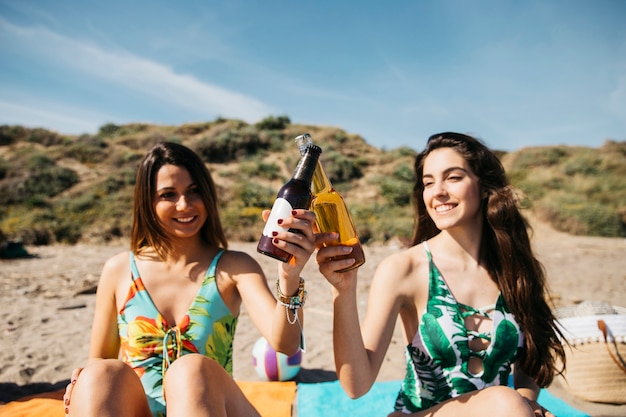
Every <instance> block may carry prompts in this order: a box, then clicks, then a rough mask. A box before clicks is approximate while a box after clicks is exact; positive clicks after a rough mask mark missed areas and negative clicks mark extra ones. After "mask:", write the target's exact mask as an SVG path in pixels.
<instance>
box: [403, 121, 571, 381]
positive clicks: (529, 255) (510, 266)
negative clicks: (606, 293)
mask: <svg viewBox="0 0 626 417" xmlns="http://www.w3.org/2000/svg"><path fill="white" fill-rule="evenodd" d="M440 148H451V149H453V150H455V151H456V152H458V153H459V155H461V156H462V157H463V158H464V159H465V160H466V161H467V163H468V164H469V166H470V168H471V169H472V171H473V172H474V174H475V175H476V176H477V177H478V180H479V183H480V190H481V192H482V193H484V194H483V195H485V197H484V198H483V203H482V211H483V217H484V219H485V221H484V222H483V231H482V240H481V243H480V254H479V257H480V261H481V262H482V263H483V264H484V265H485V267H486V269H487V271H489V274H490V276H491V278H492V279H493V280H494V281H495V283H496V284H497V285H498V288H499V289H500V292H501V293H502V296H503V298H504V301H505V302H506V305H507V306H508V308H509V309H510V310H511V313H513V315H514V316H515V318H516V320H517V321H518V323H519V325H520V328H521V329H522V332H523V333H524V337H525V347H524V349H523V350H522V353H521V356H520V358H519V360H518V364H519V366H520V368H521V369H523V370H524V371H525V372H526V373H527V374H528V375H529V376H530V377H532V378H533V379H535V381H536V382H537V384H539V385H540V386H542V387H545V386H547V385H549V384H550V382H552V379H553V377H554V375H555V374H561V373H562V372H563V370H564V369H565V350H564V348H563V345H562V344H561V341H560V337H562V334H561V332H560V331H559V329H558V328H557V327H556V324H555V317H554V314H553V313H552V311H551V309H550V307H549V305H548V301H547V300H548V291H547V284H546V277H545V272H544V268H543V265H542V264H541V263H540V262H539V261H538V260H537V259H536V258H535V256H534V254H533V252H532V248H531V244H530V238H529V231H530V230H531V229H530V226H529V224H528V222H527V221H526V219H525V218H524V217H523V216H522V214H521V212H520V209H519V206H518V198H517V196H516V194H515V192H514V190H513V189H512V187H511V186H510V184H509V180H508V178H507V176H506V173H505V171H504V167H503V166H502V163H501V162H500V160H499V159H498V158H497V157H496V155H495V154H494V153H493V152H491V151H490V150H489V149H488V148H487V147H486V146H485V145H484V144H483V143H482V142H481V141H480V140H478V139H476V138H473V137H471V136H468V135H464V134H460V133H454V132H444V133H438V134H436V135H433V136H431V137H430V138H429V139H428V142H427V144H426V148H425V149H424V150H423V151H422V152H421V153H420V154H418V155H417V157H416V158H415V167H414V168H415V175H416V182H415V186H414V188H413V203H414V207H415V225H414V231H413V239H412V245H417V244H419V243H421V242H423V241H425V240H428V239H430V238H431V237H433V236H435V235H437V234H438V233H439V232H440V230H439V229H437V226H435V223H434V222H433V220H432V219H431V218H430V216H429V215H428V213H427V211H426V205H425V203H424V199H423V193H424V184H423V182H422V176H423V170H424V160H425V159H426V157H427V156H428V155H429V154H430V153H431V152H432V151H433V150H435V149H440ZM557 359H559V360H560V361H561V363H562V364H563V367H562V369H557V368H558V366H557Z"/></svg>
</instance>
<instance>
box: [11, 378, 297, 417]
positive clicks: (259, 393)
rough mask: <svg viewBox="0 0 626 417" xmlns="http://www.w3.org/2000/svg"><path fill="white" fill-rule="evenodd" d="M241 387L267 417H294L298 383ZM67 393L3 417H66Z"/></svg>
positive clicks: (27, 400) (33, 399)
mask: <svg viewBox="0 0 626 417" xmlns="http://www.w3.org/2000/svg"><path fill="white" fill-rule="evenodd" d="M237 384H238V385H239V387H240V388H241V390H242V391H243V393H244V394H245V395H246V398H248V400H250V402H251V403H252V405H254V407H255V408H256V409H257V410H258V411H259V413H260V414H261V416H263V417H291V414H292V405H293V401H294V399H295V397H296V383H295V382H292V381H288V382H256V381H255V382H249V381H237ZM63 392H64V390H60V391H54V392H46V393H43V394H37V395H31V396H28V397H24V398H20V399H19V400H16V401H11V402H10V403H7V404H6V405H0V415H1V416H2V417H64V416H65V413H64V412H63Z"/></svg>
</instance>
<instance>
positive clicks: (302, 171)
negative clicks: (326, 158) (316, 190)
mask: <svg viewBox="0 0 626 417" xmlns="http://www.w3.org/2000/svg"><path fill="white" fill-rule="evenodd" d="M318 149H319V148H318ZM319 156H320V153H319V152H318V151H317V150H316V149H311V148H307V150H306V152H305V153H304V156H303V157H302V158H300V162H298V166H297V167H296V170H295V171H294V173H293V177H292V178H293V179H294V180H299V181H303V182H306V183H307V184H311V182H312V180H313V174H314V172H315V167H316V166H317V163H318V160H319Z"/></svg>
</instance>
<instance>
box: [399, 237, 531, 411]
mask: <svg viewBox="0 0 626 417" xmlns="http://www.w3.org/2000/svg"><path fill="white" fill-rule="evenodd" d="M423 246H424V249H425V251H426V254H427V256H428V263H429V278H430V284H429V288H428V292H429V295H428V304H427V307H426V311H425V312H424V313H423V314H422V321H421V324H420V326H419V330H418V332H417V333H416V334H415V338H414V339H413V342H412V343H411V344H409V345H408V346H407V347H406V361H407V369H406V376H405V378H404V382H403V384H402V389H401V391H400V393H399V394H398V398H397V400H396V404H395V410H396V411H402V412H404V413H407V412H416V411H420V410H426V409H428V408H430V407H432V406H434V405H436V404H439V403H440V402H443V401H445V400H447V399H450V398H453V397H457V396H459V395H460V394H464V393H468V392H472V391H476V390H478V389H482V388H486V387H488V386H492V385H507V384H508V378H509V374H510V373H511V365H512V364H513V363H514V362H515V360H516V359H517V357H518V356H519V351H520V349H521V348H522V346H523V344H524V335H523V334H522V332H521V330H520V328H519V326H518V325H517V322H516V321H515V317H513V315H512V314H511V313H510V312H509V311H508V309H507V308H506V305H505V304H504V300H503V299H502V296H500V295H499V296H498V300H497V301H496V304H495V305H491V306H486V307H483V308H479V309H477V308H474V307H471V306H467V305H464V304H461V303H458V302H457V301H456V299H455V298H454V296H453V295H452V293H451V292H450V289H449V288H448V285H447V284H446V281H445V280H444V278H443V277H442V275H441V272H439V270H438V269H437V266H435V263H434V262H433V259H432V255H431V253H430V251H429V250H428V245H427V244H426V242H424V243H423ZM471 316H476V317H482V318H484V319H487V320H490V321H491V322H492V323H493V324H492V330H490V331H489V332H477V331H472V330H468V329H467V328H466V327H465V319H466V318H468V317H471ZM476 338H479V339H483V340H485V341H487V342H489V344H488V347H487V348H486V349H484V350H480V351H474V350H472V349H470V347H469V345H470V342H471V341H472V340H474V339H476ZM471 357H475V358H479V359H480V360H481V361H482V371H481V372H479V373H478V374H473V373H472V372H471V371H470V370H469V369H468V367H467V364H468V363H469V360H470V358H471Z"/></svg>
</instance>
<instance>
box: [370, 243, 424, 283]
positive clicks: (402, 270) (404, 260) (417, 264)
mask: <svg viewBox="0 0 626 417" xmlns="http://www.w3.org/2000/svg"><path fill="white" fill-rule="evenodd" d="M424 267H428V258H427V257H426V254H425V252H424V250H423V249H422V247H421V245H418V246H412V247H410V248H408V249H405V250H402V251H399V252H396V253H393V254H391V255H389V256H387V257H386V258H385V259H383V260H382V261H381V263H380V264H379V266H378V268H377V272H376V275H381V274H383V275H385V276H387V279H390V280H404V279H406V278H409V277H412V276H414V274H415V273H419V271H421V270H423V269H424Z"/></svg>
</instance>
